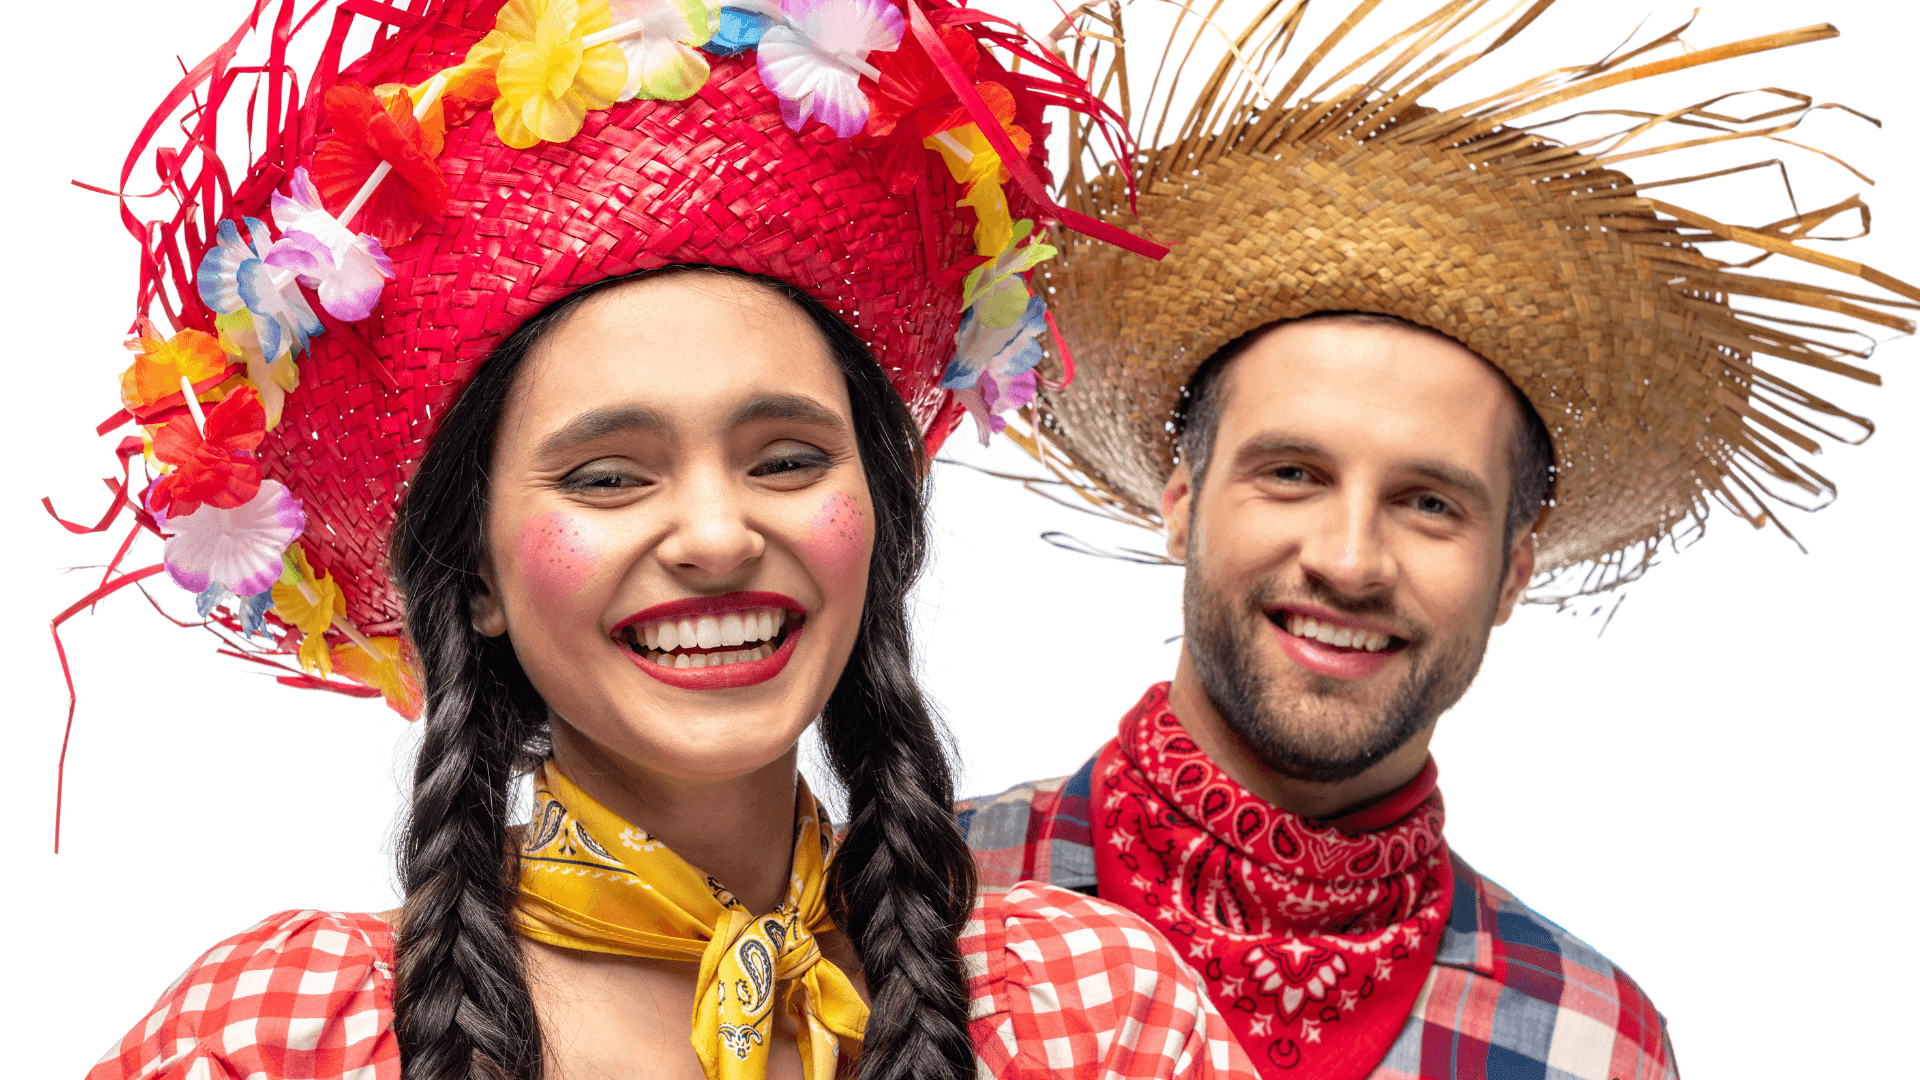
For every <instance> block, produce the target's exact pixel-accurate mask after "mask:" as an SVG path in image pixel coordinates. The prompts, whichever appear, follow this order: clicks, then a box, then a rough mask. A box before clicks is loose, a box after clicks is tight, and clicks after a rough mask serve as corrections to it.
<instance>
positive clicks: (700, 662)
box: [649, 644, 773, 668]
mask: <svg viewBox="0 0 1920 1080" xmlns="http://www.w3.org/2000/svg"><path fill="white" fill-rule="evenodd" d="M772 655H773V646H772V645H771V644H767V645H762V646H760V647H759V648H757V649H741V650H740V651H738V652H717V653H651V654H649V658H650V659H651V660H652V661H653V662H654V663H656V664H659V665H660V666H661V667H672V668H690V667H725V666H727V665H728V664H742V663H745V662H747V661H748V660H765V659H766V658H767V657H769V656H772Z"/></svg>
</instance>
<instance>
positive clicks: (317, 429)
mask: <svg viewBox="0 0 1920 1080" xmlns="http://www.w3.org/2000/svg"><path fill="white" fill-rule="evenodd" d="M500 6H501V4H500V3H499V2H498V0H482V2H479V3H465V2H461V0H455V2H451V3H445V4H441V5H434V6H430V7H428V8H427V10H426V12H425V13H424V14H423V15H422V16H421V17H419V18H417V19H409V18H405V17H404V16H405V13H401V12H395V11H393V10H392V9H386V10H385V11H383V12H376V11H374V10H373V9H374V7H375V5H369V4H359V5H355V4H352V3H349V4H348V5H344V6H343V10H351V11H357V12H359V13H362V14H376V15H378V16H380V17H383V18H390V19H393V20H394V21H396V22H399V23H401V24H402V25H403V26H404V29H403V31H402V32H401V33H400V34H399V35H398V36H397V37H394V38H391V39H389V40H388V41H387V42H386V43H384V44H383V45H382V46H379V47H376V49H375V50H374V51H373V52H372V53H371V54H369V56H368V57H367V58H366V59H364V60H362V61H361V62H359V63H358V64H355V65H352V66H349V67H348V68H346V69H345V70H344V71H342V72H341V73H340V75H339V77H338V79H337V80H334V79H328V78H325V77H324V76H323V75H316V77H315V78H314V79H313V80H311V81H310V82H309V85H308V86H307V87H306V99H305V100H306V102H307V103H308V104H307V106H306V107H305V108H304V110H303V112H304V116H305V118H306V119H307V120H308V121H309V122H307V123H301V119H302V117H295V118H294V120H293V122H292V123H291V124H290V125H289V127H291V128H294V129H295V131H294V133H293V134H294V137H293V138H291V139H287V140H283V142H282V144H281V145H279V146H277V147H275V150H276V151H277V152H275V153H273V154H271V155H267V156H263V158H262V160H261V161H259V162H257V163H256V164H255V166H254V168H253V169H252V170H250V172H249V174H248V177H247V179H246V181H245V182H244V183H241V184H238V185H236V191H235V196H234V198H233V199H232V201H230V202H228V203H227V204H226V205H225V207H224V208H223V210H222V212H221V214H220V216H222V217H230V218H237V217H239V216H240V215H242V214H251V215H254V216H257V217H261V218H266V217H267V216H268V215H267V213H266V210H267V201H268V198H269V197H270V195H271V194H272V191H273V190H274V189H275V188H278V187H283V186H284V179H285V177H286V176H287V174H288V173H289V172H290V171H291V170H292V168H294V167H296V166H299V165H303V164H307V163H310V162H311V160H312V152H313V148H314V147H315V145H316V144H317V143H318V142H320V141H323V140H324V138H325V136H326V134H327V133H326V132H325V130H323V129H322V125H321V124H316V123H312V122H311V119H312V118H313V117H314V116H316V115H322V114H317V113H316V111H315V110H314V109H313V108H312V104H311V103H312V102H314V101H315V100H316V99H317V98H318V96H319V95H321V94H323V93H324V91H325V89H326V86H327V85H330V84H332V83H334V82H335V81H349V80H351V81H358V82H362V83H366V84H369V85H371V84H377V83H382V82H403V83H418V82H421V81H423V80H425V79H426V78H428V77H430V76H431V75H432V74H433V73H434V72H436V71H439V70H441V69H443V68H445V67H448V66H450V65H452V64H455V63H458V62H459V61H460V60H461V58H462V57H463V56H464V55H465V53H466V50H467V48H468V46H470V45H471V44H472V43H473V42H474V41H477V40H478V39H479V38H480V37H481V36H482V35H483V34H484V33H485V32H486V31H487V30H488V29H490V28H491V27H492V26H493V22H494V16H495V13H496V12H497V10H498V9H499V7H500ZM336 40H337V35H336ZM983 59H984V58H983ZM711 62H712V67H713V75H712V78H711V79H710V80H709V81H708V82H707V84H706V86H705V87H704V88H703V89H701V91H700V92H699V93H698V94H697V95H696V96H695V97H693V98H692V99H690V100H687V101H683V102H660V101H634V102H628V103H625V104H621V105H616V106H614V107H613V108H611V109H607V110H604V111H599V112H590V113H588V114H587V121H586V126H585V127H584V128H583V129H582V131H581V132H580V134H579V135H577V136H576V137H574V138H573V139H572V140H571V141H570V142H568V143H566V144H564V145H562V144H553V143H545V144H540V145H536V146H534V147H532V148H530V149H527V150H515V149H512V148H510V147H507V146H505V145H503V144H502V143H501V142H500V141H499V139H498V138H497V137H496V135H495V133H494V128H493V123H492V120H491V117H490V115H489V114H488V113H487V112H486V111H485V110H482V111H480V112H479V113H478V114H477V115H476V116H475V117H473V118H472V119H471V120H469V121H467V122H466V123H464V124H462V125H460V126H458V127H455V128H453V129H451V130H449V131H448V132H447V141H446V149H445V151H444V152H443V154H442V155H441V157H440V159H439V161H440V166H441V169H442V170H443V172H444V173H445V175H446V178H447V182H448V186H449V188H450V190H451V192H452V197H451V199H450V200H449V203H448V206H447V212H446V214H445V215H444V216H443V217H440V218H438V219H433V220H430V221H429V222H428V223H427V225H426V228H425V230H424V231H423V232H422V234H421V235H420V236H419V237H418V238H416V239H414V240H413V241H411V242H409V243H407V244H403V245H401V246H399V247H397V248H395V249H393V250H391V251H390V252H389V254H390V255H391V256H392V258H393V270H394V275H395V280H394V281H393V282H391V283H389V284H388V286H387V288H386V291H385V292H384V293H383V294H382V298H381V302H380V306H379V307H378V308H377V309H376V310H375V312H374V314H373V316H372V317H371V318H370V319H368V320H366V321H365V322H361V323H356V324H350V325H349V324H343V323H339V322H338V321H336V320H333V319H330V318H329V319H327V320H326V321H327V322H328V329H327V332H326V333H325V334H323V335H321V336H318V337H315V338H314V339H313V343H312V352H311V353H310V354H309V355H307V356H304V357H302V358H301V360H300V367H301V374H300V387H299V389H298V390H296V391H294V392H293V393H291V394H290V395H289V396H288V400H287V411H286V414H285V418H284V419H283V421H282V422H281V424H280V426H279V427H278V428H276V429H275V430H274V431H272V432H270V433H269V435H268V438H267V441H266V443H265V445H264V446H262V448H261V450H260V454H261V457H262V458H263V459H264V461H265V471H266V474H267V475H268V476H270V477H273V478H275V479H279V480H282V481H283V482H285V483H286V484H287V486H288V487H289V488H290V489H291V490H292V491H293V492H294V493H295V494H296V495H298V496H299V497H300V498H301V499H302V500H303V502H304V503H305V506H306V511H307V516H308V527H307V531H306V534H305V535H304V536H302V537H301V541H300V542H301V544H302V546H303V547H304V548H305V549H306V551H307V552H308V555H309V557H310V558H311V559H312V561H313V562H314V563H315V564H316V565H317V566H319V567H322V568H324V569H325V570H327V571H328V572H331V573H332V574H334V575H335V576H336V577H337V578H338V579H339V580H340V582H341V584H342V586H343V587H344V590H345V592H346V597H347V617H348V618H349V619H351V620H352V621H353V622H354V623H356V624H358V625H359V626H360V628H361V629H362V630H364V631H365V632H367V633H369V634H385V633H395V632H397V631H398V629H399V627H400V617H401V608H400V603H399V599H398V597H397V596H396V595H395V594H394V592H393V590H392V589H391V587H390V586H389V585H388V583H387V577H386V569H385V562H384V560H385V545H386V540H387V535H388V533H389V531H390V529H391V527H392V525H393V521H394V516H395V511H396V508H397V505H398V502H399V499H400V495H401V492H402V490H403V486H404V483H405V481H406V478H407V477H408V476H410V475H411V472H412V469H413V467H414V464H415V463H416V462H417V461H418V460H419V458H420V455H421V453H422V452H423V451H424V449H425V446H426V442H427V440H428V439H429V438H430V437H431V435H432V433H433V417H435V416H437V415H439V413H440V411H441V410H442V409H444V408H445V407H447V405H448V404H450V403H451V401H452V400H453V398H454V396H455V395H456V394H457V393H458V392H459V390H460V388H461V387H462V386H463V385H464V384H465V383H466V381H467V379H468V378H469V377H470V376H471V375H472V374H473V372H474V369H475V366H476V365H477V364H478V363H479V362H480V361H481V360H483V359H484V358H485V357H486V356H487V354H488V352H489V351H490V350H491V349H492V348H493V347H494V345H495V344H496V343H497V342H498V341H499V340H500V339H501V338H502V337H504V336H505V335H506V334H508V333H510V332H511V331H512V330H513V329H514V328H515V327H516V326H517V325H518V324H519V323H520V322H521V321H522V320H524V319H525V318H526V317H527V316H528V315H530V314H532V313H533V312H535V311H537V310H539V309H540V308H541V307H543V306H544V305H546V304H548V303H550V302H552V301H553V300H555V299H557V298H559V297H561V296H563V295H565V294H566V293H567V292H569V291H571V290H572V289H575V288H578V287H580V286H582V285H586V284H589V283H591V282H594V281H597V280H600V279H602V278H606V277H610V276H614V275H619V274H624V273H628V272H630V271H633V270H638V269H646V268H651V267H657V266H662V265H665V264H668V263H676V262H702V263H714V264H719V265H725V266H733V267H738V268H740V269H742V270H746V271H750V272H753V273H760V274H767V275H771V276H773V277H777V278H780V279H782V280H785V281H789V282H792V283H793V284H795V285H798V286H800V287H801V288H803V289H805V290H807V291H808V292H809V293H811V294H812V295H814V296H815V297H817V298H819V299H820V300H821V301H822V302H824V303H825V304H826V305H827V306H828V307H830V308H832V309H833V310H834V311H835V312H837V313H838V314H839V315H840V316H841V317H842V318H844V319H846V320H847V322H848V323H849V324H850V325H851V326H852V327H853V328H854V329H855V330H856V331H857V332H858V333H859V334H860V335H861V336H862V338H863V339H865V341H866V342H867V344H868V346H869V347H870V348H871V349H872V351H873V353H874V355H875V357H876V358H877V359H878V360H879V361H880V362H881V363H882V364H883V365H885V367H886V368H887V370H888V374H889V377H890V378H891V380H892V382H893V385H894V387H895V389H896V390H898V391H899V393H900V395H901V397H902V398H903V399H904V400H905V401H906V402H907V404H908V406H909V407H910V408H911V409H912V410H913V413H914V416H915V417H916V418H917V419H918V420H919V422H920V425H921V428H922V430H923V431H924V432H925V433H926V435H927V441H928V444H929V446H930V447H935V446H937V445H938V444H939V443H940V441H941V440H942V439H943V438H944V437H945V436H946V434H947V433H948V432H949V431H951V430H952V428H953V426H954V424H955V423H956V422H957V421H958V419H959V417H960V414H961V410H960V409H959V408H958V406H957V404H956V403H954V402H953V401H952V398H951V395H950V394H949V393H948V392H947V391H944V390H941V389H940V388H939V385H938V384H939V380H940V376H941V373H942V370H943V368H944V367H945V364H946V361H947V360H948V359H949V358H950V356H951V354H952V348H953V331H954V328H955V326H956V324H957V322H958V320H959V316H960V295H959V293H960V290H959V287H958V280H957V276H956V275H955V274H954V273H952V272H951V271H949V270H948V269H947V268H949V267H952V266H954V265H956V264H964V262H963V261H964V260H967V259H968V257H969V256H970V255H971V254H972V249H971V240H970V237H971V228H972V214H971V211H967V210H959V209H956V208H955V200H956V199H957V198H958V196H959V191H958V190H957V187H956V185H954V184H953V183H952V182H951V180H950V179H949V178H948V176H947V174H946V172H945V170H944V169H943V168H942V167H941V166H940V165H939V163H938V160H937V159H936V158H934V156H933V155H932V154H928V155H927V158H928V169H927V183H926V185H924V186H923V187H922V189H921V190H919V191H917V192H908V193H907V194H906V195H903V196H896V195H892V194H890V193H889V192H888V190H887V187H886V184H885V183H884V181H883V180H882V178H881V176H880V175H879V173H878V172H877V171H876V169H875V168H874V156H873V155H870V153H869V152H868V151H867V150H865V149H863V148H862V147H860V146H859V145H858V144H856V143H855V142H852V141H849V140H843V139H837V138H835V137H834V135H833V133H832V131H831V130H829V129H828V128H826V127H825V126H823V125H821V124H818V123H812V124H809V125H808V126H807V127H806V128H805V129H804V130H802V131H801V132H800V133H798V134H795V133H794V132H792V131H790V130H789V129H788V128H787V127H786V126H785V125H784V124H783V123H782V122H781V120H780V110H779V102H778V99H776V98H775V97H774V95H773V94H772V93H771V92H770V91H768V90H767V89H766V88H764V87H763V86H762V85H761V83H760V78H759V75H758V73H757V70H756V65H755V60H754V57H753V55H752V54H751V53H749V54H745V55H743V56H739V57H732V58H719V57H715V58H712V60H711ZM984 62H985V63H987V64H991V63H992V61H991V60H985V61H984ZM982 74H983V75H985V74H987V72H986V71H984V70H983V71H982ZM999 77H1000V78H1004V79H1008V80H1009V81H1011V82H1014V83H1016V84H1019V83H1020V82H1021V81H1022V80H1021V78H1020V77H1018V76H1007V75H1004V74H1002V75H1000V76H999ZM1022 104H1023V106H1025V107H1024V108H1023V109H1022V112H1023V114H1024V115H1023V116H1022V117H1021V120H1022V122H1023V124H1026V125H1030V126H1029V130H1032V131H1034V132H1035V134H1036V136H1040V135H1041V132H1042V131H1043V130H1044V129H1043V128H1042V126H1041V125H1040V124H1039V123H1038V117H1037V116H1035V115H1033V113H1035V112H1037V109H1036V108H1034V107H1033V106H1032V104H1031V102H1025V101H1023V102H1022ZM1043 141H1044V138H1043V137H1037V138H1036V139H1035V147H1036V154H1038V153H1039V152H1040V150H1039V147H1040V145H1041V144H1042V143H1043ZM1032 164H1033V165H1034V166H1036V167H1037V166H1038V165H1039V162H1038V161H1037V160H1036V161H1034V162H1032ZM1009 195H1010V197H1011V198H1012V200H1013V201H1014V204H1015V205H1014V207H1013V209H1014V213H1015V215H1016V216H1020V215H1022V214H1023V213H1026V214H1031V212H1032V211H1031V204H1030V203H1028V204H1027V205H1025V206H1023V205H1022V204H1023V203H1025V202H1026V200H1023V199H1022V197H1021V194H1020V193H1019V191H1018V190H1017V189H1016V190H1014V191H1010V192H1009ZM209 231H210V230H204V231H201V236H204V235H206V233H207V232H209ZM199 239H200V238H199V237H194V238H191V239H189V240H188V242H187V244H186V247H187V249H188V250H187V252H186V253H185V255H186V257H185V259H184V265H186V266H192V265H195V264H196V263H197V260H198V258H199V255H200V252H201V251H202V250H204V246H205V245H204V243H201V242H197V241H199ZM183 291H184V290H183ZM187 296H188V297H189V298H190V299H189V300H188V306H189V307H192V308H197V307H198V305H197V302H195V301H194V300H193V299H191V293H190V292H188V293H187ZM182 315H183V316H185V318H184V319H182V320H181V321H182V322H184V323H189V324H193V323H202V322H204V320H205V318H206V316H205V313H204V312H197V311H190V312H182ZM196 315H197V316H198V317H197V318H196V317H195V316H196ZM323 318H325V316H323Z"/></svg>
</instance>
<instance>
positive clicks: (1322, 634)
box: [1286, 611, 1393, 652]
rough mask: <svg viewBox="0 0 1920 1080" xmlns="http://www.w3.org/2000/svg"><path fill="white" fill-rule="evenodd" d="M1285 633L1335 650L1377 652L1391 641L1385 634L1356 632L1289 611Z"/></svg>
mask: <svg viewBox="0 0 1920 1080" xmlns="http://www.w3.org/2000/svg"><path fill="white" fill-rule="evenodd" d="M1286 631H1287V633H1289V634H1292V635H1293V636H1294V637H1303V638H1312V639H1313V640H1315V641H1318V642H1320V643H1321V644H1323V645H1331V646H1333V647H1334V648H1336V649H1363V650H1365V651H1367V652H1379V651H1380V650H1382V649H1384V648H1386V647H1387V646H1388V645H1389V644H1390V643H1392V641H1393V638H1391V637H1388V636H1387V635H1386V634H1376V633H1374V632H1373V631H1371V630H1356V629H1354V628H1353V627H1351V626H1335V625H1333V624H1332V623H1323V622H1321V621H1320V620H1318V619H1315V618H1313V617H1312V616H1310V615H1297V614H1295V613H1293V612H1291V611H1289V612H1287V622H1286Z"/></svg>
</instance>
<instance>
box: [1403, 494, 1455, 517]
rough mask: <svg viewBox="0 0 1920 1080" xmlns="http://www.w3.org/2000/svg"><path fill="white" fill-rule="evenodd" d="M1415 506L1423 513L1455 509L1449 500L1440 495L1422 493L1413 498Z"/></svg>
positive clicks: (1440, 512) (1441, 512) (1436, 512)
mask: <svg viewBox="0 0 1920 1080" xmlns="http://www.w3.org/2000/svg"><path fill="white" fill-rule="evenodd" d="M1413 507H1414V509H1416V510H1418V511H1420V512H1421V513H1423V514H1445V513H1448V512H1449V511H1451V510H1452V509H1453V507H1452V506H1451V505H1449V504H1448V503H1447V500H1445V499H1442V498H1440V497H1439V496H1438V495H1422V496H1420V497H1419V498H1416V499H1415V500H1413Z"/></svg>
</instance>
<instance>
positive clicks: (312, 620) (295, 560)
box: [273, 544, 347, 677]
mask: <svg viewBox="0 0 1920 1080" xmlns="http://www.w3.org/2000/svg"><path fill="white" fill-rule="evenodd" d="M285 558H286V567H287V568H286V571H285V572H284V573H282V574H281V575H280V580H279V581H278V582H275V583H274V586H273V613H274V614H275V615H278V616H279V617H280V618H281V620H282V621H284V622H286V623H288V624H289V625H291V626H293V627H294V628H295V629H297V630H299V631H300V669H301V670H302V671H317V672H319V673H320V674H321V676H323V677H325V676H331V675H332V674H333V657H332V656H331V655H330V654H329V653H328V651H327V628H328V627H329V626H332V625H333V620H334V619H335V618H339V617H344V616H345V615H346V613H347V598H346V595H345V594H344V593H342V592H341V591H340V586H339V585H336V584H335V583H334V580H333V579H332V578H330V577H323V576H321V575H320V574H317V573H315V572H314V569H313V566H312V565H311V564H310V563H308V562H307V553H306V550H305V549H304V548H302V547H301V546H300V545H299V544H293V545H291V546H289V547H288V548H287V554H286V556H285Z"/></svg>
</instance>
